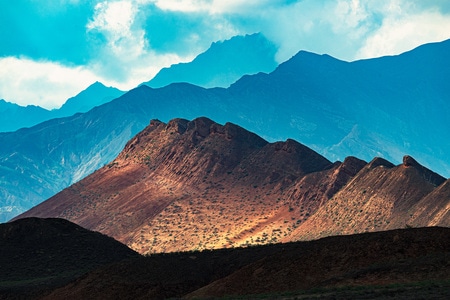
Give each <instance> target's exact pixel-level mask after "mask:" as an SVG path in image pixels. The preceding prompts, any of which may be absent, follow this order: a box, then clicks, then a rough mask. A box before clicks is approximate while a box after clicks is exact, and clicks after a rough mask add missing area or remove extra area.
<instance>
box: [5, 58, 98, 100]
mask: <svg viewBox="0 0 450 300" xmlns="http://www.w3.org/2000/svg"><path fill="white" fill-rule="evenodd" d="M0 66H1V68H0V97H1V98H4V99H5V100H7V101H11V102H14V103H17V104H20V105H28V104H34V105H39V106H42V107H45V108H55V107H59V106H61V105H62V104H63V103H64V102H65V100H67V99H68V98H70V97H72V96H75V95H76V94H78V93H79V92H80V91H81V90H83V89H85V88H86V87H88V86H89V85H90V84H92V83H93V82H95V81H96V80H97V79H98V77H97V76H95V74H93V73H92V72H90V71H88V70H86V69H84V68H81V67H75V68H71V67H67V66H63V65H60V64H57V63H52V62H36V61H32V60H30V59H26V58H20V59H19V58H15V57H4V58H0Z"/></svg>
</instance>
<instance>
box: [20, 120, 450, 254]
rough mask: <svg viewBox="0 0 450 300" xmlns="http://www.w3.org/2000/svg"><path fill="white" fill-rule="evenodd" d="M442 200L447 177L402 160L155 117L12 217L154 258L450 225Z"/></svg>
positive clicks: (446, 192)
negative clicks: (61, 221)
mask: <svg viewBox="0 0 450 300" xmlns="http://www.w3.org/2000/svg"><path fill="white" fill-rule="evenodd" d="M436 199H438V200H436ZM432 201H433V202H432ZM449 202H450V194H449V189H448V181H445V179H444V178H442V177H440V176H439V175H437V174H435V173H434V172H432V171H430V170H428V169H426V168H424V167H423V166H421V165H420V164H419V163H417V162H416V161H415V160H413V159H412V158H411V157H405V163H403V164H400V165H398V166H394V165H393V164H392V163H390V162H388V161H386V160H384V159H382V158H375V159H373V160H372V161H371V162H370V163H368V164H367V163H366V162H364V161H362V160H360V159H358V158H355V157H348V158H347V159H345V160H344V162H335V163H331V162H330V161H328V160H327V159H325V158H324V157H322V156H321V155H319V154H317V153H316V152H315V151H313V150H311V149H309V148H307V147H306V146H304V145H302V144H300V143H298V142H296V141H294V140H287V141H285V142H275V143H268V142H267V141H265V140H264V139H262V138H260V137H258V136H257V135H255V134H253V133H251V132H249V131H247V130H245V129H243V128H241V127H239V126H237V125H234V124H232V123H226V124H225V125H220V124H217V123H215V122H214V121H212V120H210V119H208V118H205V117H201V118H197V119H194V120H192V121H188V120H185V119H173V120H171V121H170V122H168V123H167V124H166V123H163V122H161V121H158V120H152V121H151V122H150V124H149V126H148V127H147V128H146V129H145V130H143V131H142V132H140V133H139V134H138V135H136V136H135V137H134V138H133V139H131V140H130V141H129V142H128V144H127V145H126V146H125V148H124V150H123V151H122V152H121V154H120V155H119V156H118V157H117V158H116V159H115V160H114V161H112V162H111V163H109V164H108V165H106V166H104V167H103V168H101V169H100V170H98V171H96V172H95V173H93V174H92V175H90V176H88V177H87V178H85V179H83V180H81V181H80V182H78V183H76V184H74V185H72V186H70V187H69V188H67V189H65V190H63V191H62V192H61V193H59V194H57V195H55V196H54V197H52V198H50V199H49V200H47V201H45V202H43V203H42V204H40V205H38V206H36V207H34V208H33V209H31V210H29V211H28V212H26V213H24V214H23V215H21V216H19V218H23V217H27V216H37V217H61V218H66V219H68V220H71V221H72V222H75V223H77V224H79V225H81V226H83V227H86V228H89V229H91V230H96V231H100V232H102V233H105V234H107V235H110V236H112V237H114V238H116V239H118V240H119V241H121V242H123V243H125V244H127V245H129V246H130V247H131V248H133V249H134V250H136V251H138V252H140V253H154V252H171V251H181V250H194V249H213V248H223V247H235V246H244V245H255V244H267V243H276V242H280V241H283V242H287V241H293V240H304V239H316V238H318V237H324V236H329V235H339V234H350V233H359V232H366V231H381V230H387V229H393V228H404V227H406V226H428V225H440V226H450V223H449V218H446V217H445V216H447V215H448V205H449ZM436 203H439V204H438V205H436ZM427 216H429V218H428V217H427Z"/></svg>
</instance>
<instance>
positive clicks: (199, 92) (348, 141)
mask: <svg viewBox="0 0 450 300" xmlns="http://www.w3.org/2000/svg"><path fill="white" fill-rule="evenodd" d="M449 49H450V41H444V42H441V43H434V44H427V45H423V46H421V47H418V48H416V49H414V50H412V51H409V52H406V53H403V54H401V55H398V56H393V57H380V58H376V59H369V60H362V61H355V62H344V61H340V60H337V59H335V58H333V57H330V56H328V55H317V54H314V53H309V52H305V51H300V52H299V53H298V54H297V55H295V56H294V57H292V58H291V59H289V60H288V61H286V62H284V63H282V64H280V65H279V66H278V67H277V68H276V69H275V70H274V71H273V72H271V73H269V74H266V73H258V74H254V75H251V76H244V77H242V78H241V79H239V80H238V81H237V82H235V83H234V84H232V85H231V86H230V87H228V88H226V89H225V88H210V89H205V88H201V87H198V86H194V85H191V84H187V83H177V84H175V83H174V84H170V85H168V86H165V87H162V88H158V89H152V88H149V87H148V86H145V85H141V86H140V87H138V88H136V89H133V90H131V91H129V92H127V93H126V94H124V95H123V96H121V97H119V98H117V99H115V100H113V101H111V102H109V103H106V104H103V105H101V106H98V107H96V108H94V109H92V110H90V111H89V112H86V113H84V114H77V115H74V116H72V117H68V118H60V119H53V120H50V121H47V122H44V123H41V124H39V125H37V126H34V127H32V128H28V129H22V130H18V131H16V132H10V133H0V144H1V145H2V147H1V148H0V183H1V184H0V222H2V221H7V220H9V218H11V217H13V216H15V215H17V214H18V213H19V212H23V211H25V210H26V209H29V208H31V207H32V206H34V205H36V204H38V203H40V202H42V201H44V200H45V199H47V198H49V197H51V196H53V195H54V194H56V193H57V192H59V191H61V190H62V189H64V188H66V187H68V186H69V185H71V184H73V183H75V182H77V181H78V180H80V179H81V178H84V177H85V176H87V175H88V174H91V173H92V172H94V171H95V170H97V169H98V168H100V167H102V166H104V165H105V164H108V163H109V162H111V161H112V160H113V159H114V158H115V157H116V156H117V155H118V154H119V153H120V151H121V150H122V149H123V147H124V146H125V144H126V143H127V142H128V141H129V140H130V139H131V138H132V137H133V136H135V135H136V134H137V133H138V132H140V131H141V130H143V129H144V128H145V127H146V126H147V125H148V122H149V120H151V119H159V120H161V121H163V122H168V121H169V120H171V119H173V118H176V117H181V118H186V119H193V118H196V117H198V116H207V117H209V118H212V119H214V120H216V121H217V122H221V123H225V122H233V123H235V124H239V125H240V126H243V127H245V128H246V129H248V130H251V131H252V132H255V133H257V134H258V135H260V136H262V137H263V138H265V139H266V140H268V141H271V142H273V141H277V140H286V139H287V138H292V139H295V140H297V141H300V142H301V143H302V144H304V145H307V146H308V147H310V148H312V149H314V150H315V151H317V152H318V153H320V154H321V155H324V156H325V157H327V158H328V159H329V160H333V161H334V160H341V161H344V160H345V158H346V157H347V156H349V155H351V156H355V157H359V158H360V159H363V160H365V161H370V160H372V159H373V158H374V157H383V158H385V159H387V160H389V161H391V162H393V163H394V164H399V163H401V159H402V156H403V155H405V154H409V155H411V156H412V157H414V158H415V159H417V160H418V161H419V162H420V163H421V164H423V165H424V166H427V167H428V168H431V169H433V170H434V171H436V172H438V173H440V174H442V175H444V176H446V177H448V176H449V174H450V166H449V163H448V157H450V153H449V151H450V150H449V149H450V144H449V143H450V142H449V141H450V136H449V134H450V131H448V128H450V124H449V118H448V115H450V106H449V103H450V101H449V95H450V91H449V90H448V86H449V85H448V81H449V79H450V71H449V70H450V68H447V67H445V66H448V65H449V56H448V52H449ZM400 87H401V88H400ZM405 99H408V101H407V103H406V104H405Z"/></svg>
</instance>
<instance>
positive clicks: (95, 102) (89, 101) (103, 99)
mask: <svg viewBox="0 0 450 300" xmlns="http://www.w3.org/2000/svg"><path fill="white" fill-rule="evenodd" d="M124 93H125V92H124V91H121V90H118V89H116V88H114V87H106V86H105V85H103V84H102V83H101V82H98V81H97V82H95V83H93V84H91V85H90V86H89V87H88V88H87V89H85V90H84V91H81V92H80V93H79V94H77V95H76V96H75V97H72V98H69V99H67V101H66V102H65V103H64V104H63V105H62V106H61V107H60V108H59V109H57V110H53V111H52V112H53V113H54V117H67V116H71V115H74V114H76V113H85V112H87V111H89V110H91V109H92V108H93V107H95V106H99V105H102V104H104V103H107V102H109V101H111V100H113V99H116V98H118V97H120V96H122V95H123V94H124Z"/></svg>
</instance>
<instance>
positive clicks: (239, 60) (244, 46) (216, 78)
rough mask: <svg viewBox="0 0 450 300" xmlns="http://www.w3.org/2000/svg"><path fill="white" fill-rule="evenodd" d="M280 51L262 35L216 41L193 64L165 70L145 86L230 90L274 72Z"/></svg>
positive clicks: (256, 34) (176, 65)
mask: <svg viewBox="0 0 450 300" xmlns="http://www.w3.org/2000/svg"><path fill="white" fill-rule="evenodd" d="M276 52H277V49H276V47H275V45H274V44H273V43H271V42H270V41H269V40H267V39H266V38H265V37H264V36H263V35H262V34H260V33H255V34H251V35H245V36H235V37H233V38H231V39H229V40H225V41H221V42H215V43H212V44H211V47H210V48H209V49H208V50H207V51H205V52H203V53H201V54H199V55H198V56H197V57H196V58H195V59H194V60H193V61H191V62H189V63H180V64H175V65H172V66H170V67H169V68H163V69H161V70H160V71H159V72H158V74H156V76H155V77H154V78H153V79H152V80H150V81H148V82H144V83H142V84H145V85H147V86H149V87H152V88H159V87H164V86H166V85H169V84H171V83H175V82H187V83H190V84H194V85H197V86H201V87H204V88H213V87H228V86H230V85H231V84H232V83H234V82H235V81H236V80H238V79H239V78H241V77H242V76H243V75H251V74H256V73H259V72H272V71H273V70H274V69H275V68H276V67H277V65H278V64H277V62H276V61H275V54H276Z"/></svg>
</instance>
